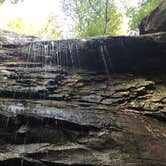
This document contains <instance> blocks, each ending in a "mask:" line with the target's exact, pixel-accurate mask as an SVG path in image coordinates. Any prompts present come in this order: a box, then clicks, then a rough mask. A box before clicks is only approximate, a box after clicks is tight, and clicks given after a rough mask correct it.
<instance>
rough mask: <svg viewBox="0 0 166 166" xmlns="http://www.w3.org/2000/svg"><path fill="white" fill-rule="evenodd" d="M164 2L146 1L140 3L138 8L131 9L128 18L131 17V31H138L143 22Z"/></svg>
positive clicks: (128, 11)
mask: <svg viewBox="0 0 166 166" xmlns="http://www.w3.org/2000/svg"><path fill="white" fill-rule="evenodd" d="M161 1H162V0H146V1H143V2H142V3H140V5H139V6H138V7H137V8H133V7H132V8H129V9H128V10H127V13H126V14H127V16H128V17H129V19H130V21H129V27H130V31H137V30H138V27H139V25H140V23H141V20H142V19H143V18H144V17H145V16H147V15H148V14H149V13H150V12H151V11H152V10H154V9H155V8H156V7H157V6H158V5H159V3H160V2H161Z"/></svg>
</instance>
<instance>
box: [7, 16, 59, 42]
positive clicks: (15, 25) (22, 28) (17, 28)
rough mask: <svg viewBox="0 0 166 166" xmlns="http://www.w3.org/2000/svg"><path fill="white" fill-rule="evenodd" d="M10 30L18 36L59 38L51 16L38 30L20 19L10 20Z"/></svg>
mask: <svg viewBox="0 0 166 166" xmlns="http://www.w3.org/2000/svg"><path fill="white" fill-rule="evenodd" d="M8 27H9V28H10V30H12V31H14V32H17V33H19V34H29V35H35V36H41V37H42V38H49V39H51V38H59V37H61V33H60V31H59V27H58V26H57V23H56V17H55V16H53V15H51V16H49V17H48V19H47V21H46V22H45V23H43V25H42V26H41V28H40V29H36V28H35V27H34V26H33V25H31V24H28V23H27V22H26V21H24V20H23V19H22V18H21V17H18V18H15V19H11V20H9V22H8Z"/></svg>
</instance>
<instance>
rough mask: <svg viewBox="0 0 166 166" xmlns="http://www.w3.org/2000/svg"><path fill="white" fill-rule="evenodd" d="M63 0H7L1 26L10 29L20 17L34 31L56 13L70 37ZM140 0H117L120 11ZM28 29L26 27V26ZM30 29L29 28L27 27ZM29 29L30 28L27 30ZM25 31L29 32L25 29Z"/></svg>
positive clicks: (58, 22) (64, 30) (69, 23)
mask: <svg viewBox="0 0 166 166" xmlns="http://www.w3.org/2000/svg"><path fill="white" fill-rule="evenodd" d="M60 1H61V0H24V1H23V2H19V3H16V4H11V3H10V1H9V0H6V1H5V2H4V4H2V6H1V8H0V21H1V24H0V28H1V29H9V27H8V25H9V22H10V20H11V19H15V18H20V19H22V20H23V21H24V23H25V24H26V25H30V26H31V28H32V27H33V28H32V29H33V30H34V29H35V30H34V31H37V30H38V29H40V27H41V26H42V25H43V24H44V23H45V22H46V20H47V19H48V16H50V15H55V16H56V19H57V24H58V26H59V27H60V31H61V33H62V35H63V36H65V37H69V36H70V33H69V31H70V30H71V24H72V20H71V19H70V18H65V16H64V14H63V12H62V10H61V4H60ZM138 1H139V0H115V2H116V3H117V5H118V8H119V10H120V11H123V9H124V4H125V5H128V6H136V5H137V3H138ZM24 29H25V30H26V28H24ZM27 29H28V28H27ZM29 29H30V27H29ZM126 30H127V25H126V21H124V26H123V31H122V32H123V33H124V34H125V33H126ZM27 31H28V30H27ZM24 33H28V32H26V31H24Z"/></svg>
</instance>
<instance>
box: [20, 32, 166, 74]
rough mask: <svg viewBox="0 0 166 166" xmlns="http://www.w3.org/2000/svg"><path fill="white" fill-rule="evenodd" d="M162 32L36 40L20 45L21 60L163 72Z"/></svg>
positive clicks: (113, 70)
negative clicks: (81, 38)
mask: <svg viewBox="0 0 166 166" xmlns="http://www.w3.org/2000/svg"><path fill="white" fill-rule="evenodd" d="M165 42H166V33H158V34H153V35H144V36H117V37H111V36H108V37H96V38H89V39H84V40H76V39H75V40H53V41H36V42H33V43H32V42H30V43H27V44H25V45H22V46H21V47H20V48H19V49H18V54H20V56H21V57H22V59H24V60H28V61H30V62H39V63H43V65H44V64H49V65H50V64H52V65H53V66H55V65H63V66H70V67H78V68H82V69H88V70H92V71H97V72H105V73H129V72H134V73H147V72H156V71H157V72H166V68H165V66H166V47H165Z"/></svg>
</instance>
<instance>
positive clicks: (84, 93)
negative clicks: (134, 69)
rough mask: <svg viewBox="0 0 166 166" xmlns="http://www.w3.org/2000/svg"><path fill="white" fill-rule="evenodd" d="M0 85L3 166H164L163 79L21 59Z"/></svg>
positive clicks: (6, 68) (8, 67) (0, 74)
mask: <svg viewBox="0 0 166 166" xmlns="http://www.w3.org/2000/svg"><path fill="white" fill-rule="evenodd" d="M0 78H1V79H0V165H2V166H13V165H17V166H36V165H38V166H48V165H49V166H50V165H51V166H54V165H94V166H96V165H99V166H100V165H110V166H124V165H125V166H130V165H141V166H151V165H159V166H164V165H165V162H166V158H165V149H166V133H165V131H166V126H165V119H166V116H165V111H166V102H165V98H166V89H165V85H166V80H165V76H162V75H160V76H154V75H144V76H141V75H132V74H123V75H122V74H114V75H113V74H112V75H110V77H108V76H107V75H102V74H96V73H95V72H89V71H86V70H80V69H78V68H77V69H76V68H75V69H71V68H64V67H60V66H59V67H52V66H44V67H43V66H42V65H40V64H39V63H37V64H34V63H27V62H20V61H19V60H18V61H15V62H11V61H8V62H4V63H1V68H0Z"/></svg>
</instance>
